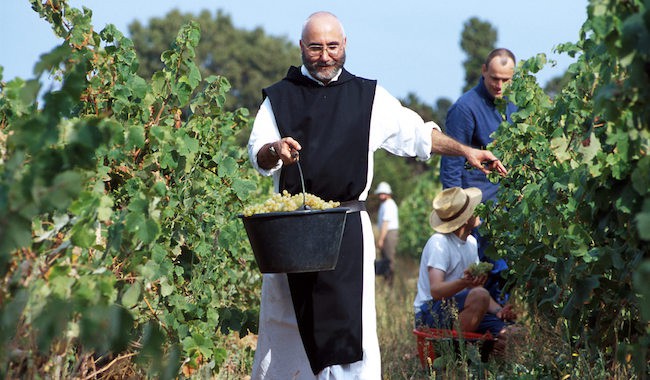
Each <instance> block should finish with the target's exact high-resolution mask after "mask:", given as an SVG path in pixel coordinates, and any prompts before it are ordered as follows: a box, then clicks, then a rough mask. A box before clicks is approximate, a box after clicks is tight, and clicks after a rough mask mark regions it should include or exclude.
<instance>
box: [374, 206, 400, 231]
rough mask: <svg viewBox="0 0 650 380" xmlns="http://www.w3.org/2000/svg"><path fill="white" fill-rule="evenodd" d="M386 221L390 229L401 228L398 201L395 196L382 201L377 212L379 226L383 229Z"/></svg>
mask: <svg viewBox="0 0 650 380" xmlns="http://www.w3.org/2000/svg"><path fill="white" fill-rule="evenodd" d="M384 222H388V230H389V231H390V230H396V229H398V228H399V216H398V212H397V203H395V201H394V200H393V198H388V199H386V200H385V201H383V202H381V204H380V205H379V211H378V213H377V228H378V229H379V230H380V231H381V226H382V225H383V224H384Z"/></svg>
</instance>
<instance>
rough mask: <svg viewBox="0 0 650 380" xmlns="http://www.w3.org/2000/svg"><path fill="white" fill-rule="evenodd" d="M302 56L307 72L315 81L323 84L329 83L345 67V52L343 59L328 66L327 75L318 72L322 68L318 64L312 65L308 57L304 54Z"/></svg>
mask: <svg viewBox="0 0 650 380" xmlns="http://www.w3.org/2000/svg"><path fill="white" fill-rule="evenodd" d="M301 55H302V64H303V65H304V66H305V68H307V71H308V72H309V74H311V76H313V77H314V78H315V79H317V80H319V81H321V82H323V83H329V82H330V81H331V80H332V79H334V77H335V76H336V74H338V72H339V71H340V70H341V69H342V68H343V65H345V58H346V55H345V52H343V55H342V56H341V59H339V60H338V61H336V62H335V63H334V64H333V65H331V66H327V68H328V70H327V73H328V74H327V75H323V73H322V72H320V71H318V70H317V69H318V68H319V67H321V66H319V64H318V63H310V62H309V60H308V59H307V57H306V56H305V55H304V54H301Z"/></svg>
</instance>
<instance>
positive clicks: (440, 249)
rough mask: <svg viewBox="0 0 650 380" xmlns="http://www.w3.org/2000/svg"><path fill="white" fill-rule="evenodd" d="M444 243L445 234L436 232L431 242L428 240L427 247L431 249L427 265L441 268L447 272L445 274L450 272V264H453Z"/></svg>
mask: <svg viewBox="0 0 650 380" xmlns="http://www.w3.org/2000/svg"><path fill="white" fill-rule="evenodd" d="M444 243H445V239H444V236H442V235H440V234H437V233H436V234H434V235H433V236H432V238H431V239H430V240H429V242H427V244H426V246H425V248H426V249H428V250H429V251H430V252H429V256H428V257H429V261H428V263H427V266H430V267H431V268H436V269H440V270H441V271H443V272H445V274H447V272H449V266H450V265H451V264H450V260H449V259H450V258H449V255H448V254H447V252H446V250H445V248H444Z"/></svg>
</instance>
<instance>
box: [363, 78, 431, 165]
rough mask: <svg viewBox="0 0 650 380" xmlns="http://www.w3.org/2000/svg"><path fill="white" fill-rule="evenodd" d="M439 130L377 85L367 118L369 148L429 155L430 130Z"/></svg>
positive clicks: (403, 154) (408, 154)
mask: <svg viewBox="0 0 650 380" xmlns="http://www.w3.org/2000/svg"><path fill="white" fill-rule="evenodd" d="M434 128H435V129H437V130H440V127H439V126H438V125H437V124H436V123H434V122H433V121H429V122H426V123H425V122H424V120H422V118H421V117H420V115H418V114H417V113H416V112H415V111H413V110H411V109H409V108H406V107H404V106H403V105H402V104H401V103H400V102H399V100H397V99H396V98H395V97H394V96H392V95H391V94H389V93H388V91H386V89H384V88H383V87H381V86H379V85H377V88H376V90H375V99H374V102H373V105H372V115H371V118H370V150H371V151H373V152H374V151H376V150H377V149H380V148H381V149H385V150H387V151H389V152H391V153H393V154H395V155H398V156H405V157H417V158H419V159H421V160H428V159H429V157H431V131H432V130H433V129H434Z"/></svg>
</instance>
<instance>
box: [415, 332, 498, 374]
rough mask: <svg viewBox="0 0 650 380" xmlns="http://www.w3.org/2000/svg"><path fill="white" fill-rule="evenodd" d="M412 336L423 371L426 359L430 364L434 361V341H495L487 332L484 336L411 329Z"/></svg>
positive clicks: (470, 333)
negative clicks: (429, 360)
mask: <svg viewBox="0 0 650 380" xmlns="http://www.w3.org/2000/svg"><path fill="white" fill-rule="evenodd" d="M413 335H415V337H416V339H417V345H418V356H419V357H420V363H421V364H422V368H424V369H427V368H428V364H427V358H429V359H431V362H432V363H433V361H434V360H435V359H436V349H435V346H434V342H435V341H443V340H461V339H462V340H463V341H466V342H479V341H481V342H484V341H494V340H495V338H494V337H493V336H492V334H490V332H489V331H488V332H486V333H485V334H480V333H472V332H464V333H459V332H458V331H456V330H448V329H433V328H429V327H420V328H417V329H413Z"/></svg>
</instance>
